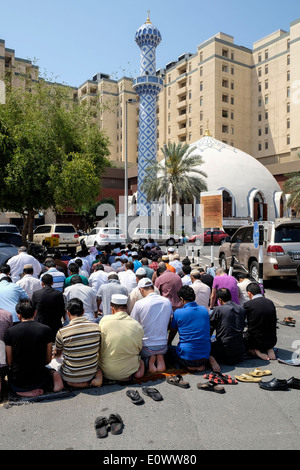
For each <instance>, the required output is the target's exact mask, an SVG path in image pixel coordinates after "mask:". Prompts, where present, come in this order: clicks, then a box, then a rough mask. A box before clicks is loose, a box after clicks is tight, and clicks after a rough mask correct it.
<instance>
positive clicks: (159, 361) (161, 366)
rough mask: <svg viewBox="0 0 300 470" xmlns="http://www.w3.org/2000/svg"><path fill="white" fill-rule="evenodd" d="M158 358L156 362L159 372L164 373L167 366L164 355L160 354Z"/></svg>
mask: <svg viewBox="0 0 300 470" xmlns="http://www.w3.org/2000/svg"><path fill="white" fill-rule="evenodd" d="M156 358H157V360H156V369H157V372H164V371H165V370H166V364H165V360H164V356H163V355H162V354H158V355H157V356H156Z"/></svg>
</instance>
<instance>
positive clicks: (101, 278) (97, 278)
mask: <svg viewBox="0 0 300 470" xmlns="http://www.w3.org/2000/svg"><path fill="white" fill-rule="evenodd" d="M107 277H108V273H106V272H105V271H101V270H99V271H95V272H93V273H92V274H91V275H90V277H89V286H90V287H91V288H92V289H93V291H94V292H95V293H96V294H97V292H98V290H99V287H100V286H101V285H102V284H107V282H108V281H107Z"/></svg>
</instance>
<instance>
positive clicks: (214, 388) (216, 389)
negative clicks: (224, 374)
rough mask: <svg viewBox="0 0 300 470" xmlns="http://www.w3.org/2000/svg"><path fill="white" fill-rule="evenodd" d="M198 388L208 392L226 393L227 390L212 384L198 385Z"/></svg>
mask: <svg viewBox="0 0 300 470" xmlns="http://www.w3.org/2000/svg"><path fill="white" fill-rule="evenodd" d="M197 388H198V389H199V390H206V391H208V392H215V393H225V388H224V387H221V386H220V385H216V384H214V383H212V382H207V383H198V384H197Z"/></svg>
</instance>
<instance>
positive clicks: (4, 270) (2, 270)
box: [0, 264, 10, 274]
mask: <svg viewBox="0 0 300 470" xmlns="http://www.w3.org/2000/svg"><path fill="white" fill-rule="evenodd" d="M0 273H3V274H9V273H10V266H9V264H3V266H1V268H0Z"/></svg>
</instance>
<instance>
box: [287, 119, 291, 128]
mask: <svg viewBox="0 0 300 470" xmlns="http://www.w3.org/2000/svg"><path fill="white" fill-rule="evenodd" d="M286 127H287V129H290V128H291V120H290V119H287V121H286Z"/></svg>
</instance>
